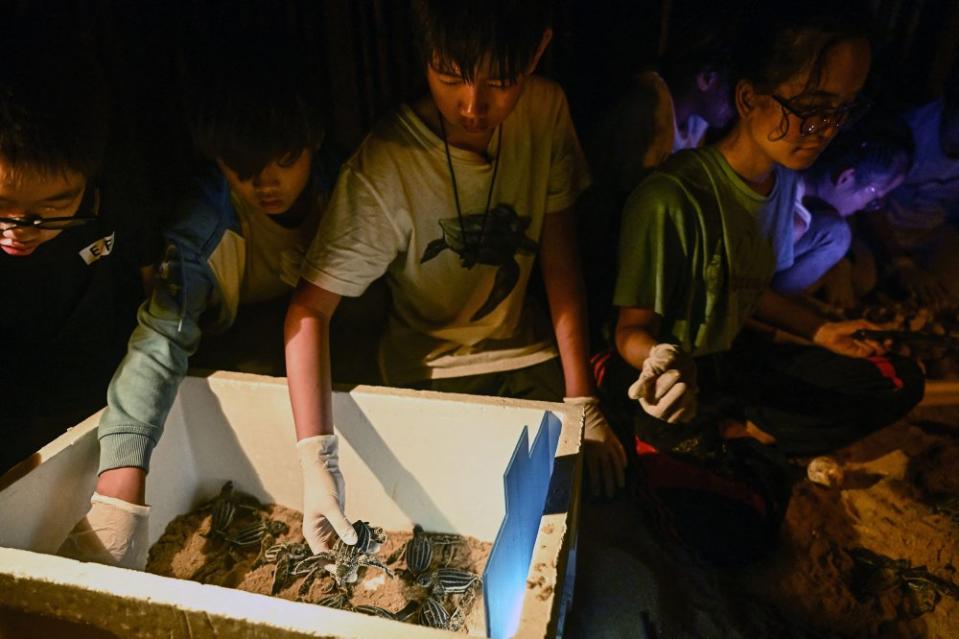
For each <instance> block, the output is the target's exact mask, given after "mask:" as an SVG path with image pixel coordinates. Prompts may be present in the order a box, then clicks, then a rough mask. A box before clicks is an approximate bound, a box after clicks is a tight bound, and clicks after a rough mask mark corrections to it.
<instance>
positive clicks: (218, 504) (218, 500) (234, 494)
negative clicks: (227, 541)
mask: <svg viewBox="0 0 959 639" xmlns="http://www.w3.org/2000/svg"><path fill="white" fill-rule="evenodd" d="M262 507H263V505H262V504H261V503H260V502H259V500H258V499H257V498H256V497H254V496H252V495H249V494H247V493H244V492H241V491H238V490H234V489H233V482H232V481H228V482H226V483H225V484H223V487H222V488H220V492H219V494H218V495H217V496H216V497H214V498H213V499H211V500H210V501H208V502H207V503H206V504H204V505H202V506H200V508H198V509H197V511H198V512H204V511H211V513H212V514H211V518H210V519H211V521H210V532H208V533H205V536H206V537H220V538H224V537H226V532H227V529H228V528H229V527H230V524H232V523H233V519H234V517H235V516H236V511H237V510H238V509H239V510H245V511H247V512H251V513H252V512H256V511H258V510H260V509H261V508H262Z"/></svg>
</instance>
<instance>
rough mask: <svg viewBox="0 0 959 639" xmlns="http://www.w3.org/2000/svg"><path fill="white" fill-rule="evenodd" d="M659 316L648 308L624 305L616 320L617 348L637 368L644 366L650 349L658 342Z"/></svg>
mask: <svg viewBox="0 0 959 639" xmlns="http://www.w3.org/2000/svg"><path fill="white" fill-rule="evenodd" d="M658 330H659V316H658V315H656V313H655V312H653V311H652V310H650V309H648V308H639V307H636V306H624V307H622V308H620V309H619V317H618V319H617V320H616V350H617V351H619V354H620V355H621V356H622V358H623V359H625V360H626V361H627V362H628V363H629V365H630V366H632V367H633V368H635V369H636V370H641V369H642V368H643V362H645V361H646V358H647V357H649V349H651V348H652V347H653V346H655V345H656V344H657V341H656V338H655V335H656V332H657V331H658Z"/></svg>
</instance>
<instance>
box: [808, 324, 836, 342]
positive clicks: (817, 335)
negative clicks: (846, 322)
mask: <svg viewBox="0 0 959 639" xmlns="http://www.w3.org/2000/svg"><path fill="white" fill-rule="evenodd" d="M831 324H832V322H826V321H823V322H822V323H820V324H819V326H817V327H816V329H815V330H814V331H813V333H812V335H810V336H809V339H810V340H812V343H813V344H819V345H822V344H824V343H825V342H826V341H828V340H827V339H826V336H827V334H828V332H829V326H830V325H831Z"/></svg>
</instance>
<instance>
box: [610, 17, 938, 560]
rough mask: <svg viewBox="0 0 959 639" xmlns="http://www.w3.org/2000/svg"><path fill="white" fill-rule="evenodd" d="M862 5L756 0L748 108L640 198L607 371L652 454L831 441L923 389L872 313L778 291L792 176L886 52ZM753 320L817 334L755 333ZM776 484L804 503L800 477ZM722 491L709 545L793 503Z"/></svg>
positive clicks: (853, 105) (745, 30)
mask: <svg viewBox="0 0 959 639" xmlns="http://www.w3.org/2000/svg"><path fill="white" fill-rule="evenodd" d="M863 15H864V14H863V13H862V12H860V11H856V10H855V8H854V7H846V5H845V4H843V5H842V6H838V5H837V4H836V3H833V2H828V1H823V0H816V1H810V2H802V3H789V4H788V5H787V4H783V3H778V2H777V3H771V2H756V3H753V5H752V6H750V7H749V8H748V10H747V11H746V13H745V14H744V20H743V24H742V25H741V29H742V31H741V33H740V36H739V37H738V38H737V39H736V42H735V43H734V50H733V55H732V72H733V75H732V85H733V100H734V104H735V108H736V111H737V113H738V121H737V122H736V124H735V125H734V126H733V127H732V129H731V130H730V131H729V132H728V133H727V134H726V135H725V136H724V137H723V138H722V139H720V140H719V141H718V142H717V143H716V144H715V145H712V146H708V147H706V148H703V149H698V150H691V151H684V152H682V153H679V154H677V155H675V156H673V157H672V158H670V159H669V160H668V161H667V162H666V163H665V164H664V165H663V166H662V167H661V168H660V169H659V170H658V171H657V172H655V173H654V174H652V175H651V176H650V177H649V178H647V179H646V180H645V181H644V182H642V183H641V184H640V185H639V186H638V187H637V188H636V189H635V190H634V191H633V193H632V194H631V196H630V198H629V199H628V201H627V203H626V207H625V210H624V213H623V225H622V232H621V235H620V267H619V273H618V278H617V282H616V289H615V294H614V304H615V305H616V306H618V307H619V317H618V321H617V325H616V332H615V342H616V349H617V351H618V353H619V355H620V356H621V357H622V360H624V361H625V363H626V364H627V365H628V366H625V367H624V371H623V372H622V373H620V374H619V375H617V374H612V375H607V380H608V386H609V390H610V391H611V392H612V393H613V394H614V396H619V395H620V394H626V393H628V396H629V397H630V398H631V399H635V400H638V404H639V405H638V406H636V405H635V404H633V407H634V408H633V410H634V415H635V428H636V433H637V436H638V438H639V440H640V442H639V443H638V444H637V450H639V451H640V459H647V460H648V459H649V458H648V457H645V455H647V454H650V455H663V454H669V455H670V456H673V457H681V458H686V459H691V458H698V459H702V458H703V456H704V455H705V456H707V457H709V456H714V455H722V454H724V453H722V452H721V451H723V450H727V449H726V448H725V447H720V446H719V445H718V440H719V439H720V438H725V439H740V438H749V441H752V440H758V441H759V442H760V443H762V444H766V445H767V446H766V448H767V449H768V446H769V445H775V446H776V447H778V450H779V451H781V452H782V453H785V454H788V455H813V454H819V453H821V452H823V451H828V450H832V449H834V448H836V447H839V446H842V445H845V444H848V443H850V442H851V441H854V440H856V439H858V438H860V437H862V436H864V435H865V434H867V433H869V432H871V431H872V430H875V429H876V428H879V427H881V426H884V425H886V424H889V423H892V422H893V421H894V420H896V419H898V418H899V417H901V416H902V415H904V414H905V413H906V412H908V410H909V409H911V408H912V406H914V405H915V404H916V403H917V402H918V400H919V398H920V397H921V395H922V387H923V378H922V375H921V373H920V371H919V369H918V368H917V366H916V365H915V364H914V363H913V362H911V361H908V360H905V359H900V358H897V357H893V356H888V357H886V356H884V355H883V352H884V351H883V347H882V345H880V344H877V343H873V342H867V341H863V340H860V339H856V337H855V332H856V331H857V330H859V329H862V328H868V327H869V325H868V324H867V323H865V322H860V321H851V322H828V321H826V320H824V319H823V318H821V317H819V316H818V315H816V314H815V313H813V312H811V311H809V310H806V309H805V308H803V307H801V306H799V305H797V304H795V303H793V302H792V301H790V300H789V299H787V298H785V297H782V296H780V295H778V294H776V293H774V292H772V290H771V289H770V282H771V281H772V278H773V274H774V273H775V270H776V266H777V262H779V261H781V260H783V259H784V258H787V257H789V256H788V251H789V250H791V247H792V239H793V238H792V216H791V215H789V216H783V215H776V214H775V212H776V211H782V210H786V211H790V212H791V207H788V206H787V207H782V206H781V204H782V203H783V202H792V201H793V200H792V198H794V197H795V179H796V178H795V175H794V174H792V172H793V171H801V170H803V169H806V168H807V167H809V166H810V165H811V164H812V163H813V162H814V161H815V160H816V158H817V157H818V156H819V154H820V153H821V152H822V151H823V150H824V149H825V148H826V146H827V145H828V144H829V143H830V141H831V140H832V139H833V137H834V136H835V135H836V133H837V130H838V129H839V128H840V127H842V126H844V125H846V124H848V123H849V122H850V121H851V120H852V119H854V118H855V116H856V115H857V114H858V113H859V111H860V110H861V106H860V105H861V102H860V100H859V97H858V96H859V93H860V91H861V90H862V88H863V85H864V84H865V82H866V77H867V75H868V72H869V67H870V62H871V50H870V44H869V41H868V40H867V39H866V38H865V37H864V35H863V33H864V32H863V30H862V29H861V28H860V27H859V26H858V25H860V24H861V22H862V16H863ZM787 169H788V170H787ZM764 210H768V211H769V213H764ZM752 318H756V319H759V320H761V321H762V322H763V323H765V324H768V325H772V326H773V327H776V328H777V329H780V330H782V331H785V332H788V333H791V334H793V335H798V336H801V337H802V338H804V339H805V340H808V341H809V342H812V343H813V344H814V345H813V346H797V345H792V344H788V345H787V344H777V343H773V342H772V341H771V340H768V339H765V338H763V337H761V336H760V335H758V334H756V333H754V332H753V331H743V328H744V325H745V324H746V322H747V320H750V319H752ZM866 358H872V359H866ZM613 361H616V360H613ZM877 362H879V363H878V364H877ZM613 366H614V368H615V366H616V365H615V364H614V365H613ZM617 377H619V378H620V379H619V382H620V386H619V387H618V388H617V387H616V378H617ZM630 382H632V384H631V385H630ZM627 386H629V388H628V391H627V390H626V387H627ZM745 443H746V442H745V441H743V444H745ZM753 444H755V442H752V444H750V446H752V445H753ZM761 448H762V447H761ZM761 448H760V449H761ZM762 455H763V456H765V457H764V458H768V451H767V452H764V453H762ZM644 466H648V464H645V463H644ZM767 477H768V476H767ZM735 479H737V480H738V479H743V477H735ZM651 483H652V484H655V481H652V482H651ZM765 488H770V489H771V490H773V489H780V491H779V494H780V496H782V495H783V494H784V495H785V496H784V497H782V498H783V499H788V494H789V493H788V487H787V488H786V490H785V491H784V492H783V491H782V490H781V489H782V486H779V485H774V486H772V487H769V486H765ZM770 494H775V493H770V491H766V492H764V493H763V495H764V496H766V497H768V496H769V495H770ZM669 496H670V495H669V493H668V491H666V492H665V493H663V494H662V495H661V497H663V498H664V499H665V500H666V501H667V502H669V501H670V499H669ZM717 497H718V495H717ZM675 502H676V504H677V507H683V506H682V504H686V507H688V504H690V503H693V502H695V503H698V504H700V507H701V506H702V504H703V503H705V504H707V506H708V504H711V503H713V501H711V500H709V499H707V500H699V499H697V500H684V499H677V500H675ZM715 503H716V505H717V508H718V510H717V520H716V522H715V524H716V528H715V529H711V536H712V537H711V543H712V544H713V547H714V548H715V547H716V545H717V544H718V546H719V547H720V548H721V549H722V550H721V552H723V553H726V552H728V551H729V546H728V544H727V543H724V542H730V543H734V542H738V543H739V544H740V547H741V548H742V549H743V550H744V551H745V552H755V550H756V547H757V544H756V543H755V542H756V540H757V539H756V535H757V534H759V533H757V531H763V530H767V531H774V530H775V528H776V526H777V525H778V521H776V517H777V513H781V512H783V509H780V508H777V507H771V505H770V502H769V501H768V500H767V503H766V508H765V509H762V514H758V513H759V510H757V515H756V516H757V517H758V518H759V519H760V523H761V524H762V525H761V526H758V525H757V526H753V525H751V522H750V519H749V518H748V517H745V518H737V519H736V521H735V522H733V521H730V517H729V515H728V513H729V512H730V511H729V510H728V509H726V506H728V503H727V501H726V500H723V499H718V498H717V499H716V500H715ZM778 506H782V504H781V503H780V504H778ZM724 509H725V510H724ZM723 512H725V513H726V514H725V515H722V513H723ZM702 516H703V513H699V516H698V517H694V519H697V520H701V517H702ZM705 516H706V517H707V518H710V517H709V515H708V514H707V515H705ZM724 521H725V522H729V528H728V529H723V526H724ZM744 542H745V544H744ZM760 545H761V544H760ZM750 549H751V550H750ZM703 550H704V552H708V551H707V550H706V549H703ZM724 557H725V558H726V559H728V558H729V557H728V556H727V555H724Z"/></svg>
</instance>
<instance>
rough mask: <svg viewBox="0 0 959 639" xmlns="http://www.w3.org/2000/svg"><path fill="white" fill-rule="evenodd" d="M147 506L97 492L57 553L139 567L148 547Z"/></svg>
mask: <svg viewBox="0 0 959 639" xmlns="http://www.w3.org/2000/svg"><path fill="white" fill-rule="evenodd" d="M149 523H150V507H149V506H139V505H137V504H131V503H130V502H127V501H123V500H122V499H116V498H115V497H106V496H104V495H101V494H99V493H97V492H94V493H93V497H91V498H90V510H89V511H88V512H87V514H86V516H84V517H83V519H81V520H80V521H79V522H77V525H76V526H74V527H73V530H71V531H70V534H69V536H67V538H66V540H65V541H64V542H63V543H62V544H61V545H60V548H59V550H57V554H58V555H61V556H63V557H70V558H71V559H79V560H80V561H92V562H96V563H98V564H106V565H108V566H119V567H120V568H131V569H133V570H143V569H144V568H145V567H146V564H147V550H148V549H149V539H148V533H149Z"/></svg>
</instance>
